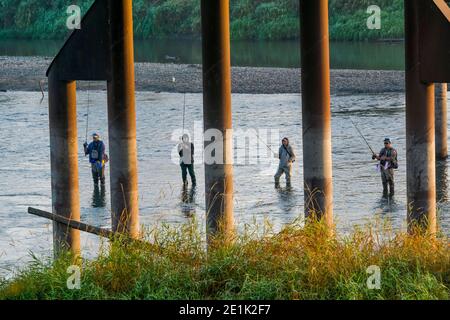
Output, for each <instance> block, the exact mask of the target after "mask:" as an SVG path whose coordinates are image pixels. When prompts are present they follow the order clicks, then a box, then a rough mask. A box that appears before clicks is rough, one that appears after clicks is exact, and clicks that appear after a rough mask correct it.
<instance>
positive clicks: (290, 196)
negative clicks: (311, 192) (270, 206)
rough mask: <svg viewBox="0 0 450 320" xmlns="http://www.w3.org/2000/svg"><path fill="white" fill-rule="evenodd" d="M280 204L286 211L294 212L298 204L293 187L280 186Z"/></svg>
mask: <svg viewBox="0 0 450 320" xmlns="http://www.w3.org/2000/svg"><path fill="white" fill-rule="evenodd" d="M277 191H278V192H277V193H278V200H279V201H278V206H279V207H280V208H281V209H282V210H283V212H284V213H292V209H295V208H296V207H297V206H298V202H297V197H296V195H295V193H294V192H293V189H292V188H291V187H288V188H278V189H277Z"/></svg>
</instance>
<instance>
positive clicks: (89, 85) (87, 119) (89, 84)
mask: <svg viewBox="0 0 450 320" xmlns="http://www.w3.org/2000/svg"><path fill="white" fill-rule="evenodd" d="M90 91H91V82H90V81H88V101H87V114H86V139H85V141H86V142H87V137H88V128H89V105H90V100H89V92H90Z"/></svg>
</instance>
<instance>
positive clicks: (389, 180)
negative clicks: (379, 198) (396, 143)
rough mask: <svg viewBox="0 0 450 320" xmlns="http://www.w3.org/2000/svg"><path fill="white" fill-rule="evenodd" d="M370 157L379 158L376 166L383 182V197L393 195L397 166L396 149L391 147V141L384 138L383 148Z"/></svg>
mask: <svg viewBox="0 0 450 320" xmlns="http://www.w3.org/2000/svg"><path fill="white" fill-rule="evenodd" d="M372 159H373V160H375V159H377V160H379V161H380V163H379V164H378V167H379V169H380V173H381V182H382V183H383V197H387V196H388V185H389V196H390V197H392V196H393V195H394V169H397V168H398V162H397V150H395V149H394V148H393V147H392V142H391V140H390V139H389V138H385V139H384V148H382V149H381V150H380V153H379V154H375V153H374V154H373V155H372Z"/></svg>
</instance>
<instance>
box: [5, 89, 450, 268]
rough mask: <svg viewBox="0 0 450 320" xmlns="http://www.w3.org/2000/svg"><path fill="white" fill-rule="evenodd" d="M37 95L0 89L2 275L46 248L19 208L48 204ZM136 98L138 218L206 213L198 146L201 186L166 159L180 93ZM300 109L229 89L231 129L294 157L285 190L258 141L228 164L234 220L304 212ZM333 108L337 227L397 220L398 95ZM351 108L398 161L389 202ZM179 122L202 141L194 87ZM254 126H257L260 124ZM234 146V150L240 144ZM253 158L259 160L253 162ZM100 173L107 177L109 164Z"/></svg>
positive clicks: (401, 174)
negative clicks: (285, 143) (282, 145)
mask: <svg viewBox="0 0 450 320" xmlns="http://www.w3.org/2000/svg"><path fill="white" fill-rule="evenodd" d="M40 98H41V97H40V93H33V92H4V93H0V122H1V125H0V128H1V131H0V138H1V140H0V141H1V142H0V153H1V155H2V156H1V157H0V217H1V219H0V275H9V274H11V270H10V269H11V268H13V267H17V266H21V265H23V263H24V262H26V261H28V260H29V259H30V254H29V252H33V253H35V254H37V255H38V256H46V255H50V254H51V251H50V249H51V242H52V235H51V231H52V227H51V224H50V223H49V221H47V220H45V219H42V218H38V217H34V216H31V215H29V214H27V213H26V212H27V207H28V206H32V207H37V208H40V209H44V210H50V209H51V191H50V164H49V156H50V150H49V132H48V107H47V106H48V101H47V99H46V98H45V99H44V100H43V101H42V102H40ZM77 98H78V135H79V149H80V157H79V172H80V177H79V183H80V204H81V219H82V220H83V221H84V222H87V223H90V224H94V225H98V226H103V227H109V225H110V211H109V208H110V205H109V190H108V186H107V188H106V190H105V193H104V194H102V192H101V191H98V190H95V189H94V187H93V184H92V181H91V177H90V167H89V164H88V161H87V159H86V158H85V157H84V155H83V154H82V142H83V141H84V139H85V129H86V110H87V101H88V94H87V93H86V92H78V96H77ZM89 101H90V116H89V132H93V131H97V132H99V133H100V134H101V135H102V137H103V139H104V141H105V142H106V146H107V148H108V136H107V126H106V92H104V91H95V92H90V94H89ZM136 101H137V137H138V160H139V200H140V217H141V223H142V224H144V225H146V226H154V225H155V224H157V223H163V222H164V223H169V224H180V223H183V222H186V221H188V219H190V216H192V215H195V216H197V217H198V218H199V221H201V222H202V221H204V184H203V181H204V172H203V165H201V164H200V162H201V159H202V155H201V154H200V147H198V148H197V152H198V157H197V163H196V166H195V170H196V173H197V176H198V182H199V185H198V190H197V193H195V194H190V193H188V194H187V195H184V196H183V193H182V189H181V183H180V180H181V177H180V168H179V166H178V164H177V163H176V161H175V162H172V160H171V154H172V152H173V150H174V146H175V145H176V141H174V139H175V140H176V139H177V137H179V132H180V129H181V127H182V122H183V120H182V119H183V95H182V94H168V93H151V92H138V93H137V94H136ZM300 110H301V108H300V96H299V95H285V94H283V95H247V94H236V95H233V125H234V128H235V130H238V129H243V130H248V129H256V130H261V129H267V130H268V132H271V133H272V134H274V135H275V136H276V137H274V138H273V139H268V144H269V146H270V147H271V148H272V149H273V150H277V148H278V139H279V138H281V137H282V136H288V137H290V140H291V143H292V144H293V146H294V147H295V150H296V151H297V155H298V156H299V158H298V159H299V161H297V162H295V165H294V186H293V190H292V192H287V191H276V190H275V189H274V187H273V174H274V172H275V171H276V167H277V162H276V161H275V160H272V161H269V160H267V159H269V158H268V157H265V155H266V154H269V153H270V151H268V149H267V147H265V146H264V145H263V144H262V143H260V146H259V148H260V149H259V150H260V153H259V154H255V153H253V152H250V154H249V155H248V158H247V161H246V162H244V163H238V164H236V165H235V167H234V183H235V220H236V224H237V225H238V226H239V227H242V225H243V224H244V223H251V222H252V221H253V220H254V219H256V220H257V221H261V220H263V219H265V218H268V219H269V220H270V221H272V222H273V223H274V225H275V226H276V227H277V228H279V227H280V226H281V225H283V224H284V223H288V222H291V221H292V220H294V219H295V218H297V217H299V216H302V211H303V187H302V179H303V177H302V161H301V154H302V140H301V125H300V124H301V111H300ZM332 112H333V120H332V130H333V131H332V134H333V138H332V143H333V178H334V208H335V209H334V213H335V220H336V223H337V226H338V228H339V230H340V231H341V232H345V231H347V230H349V228H350V227H351V226H352V225H355V224H363V223H365V222H366V221H367V220H368V219H372V218H374V217H380V218H382V219H385V220H388V221H389V222H391V223H392V224H393V225H394V226H396V227H399V228H404V225H405V217H406V192H405V191H406V186H405V180H406V176H405V129H404V126H405V117H404V95H403V94H398V93H392V94H379V95H352V96H333V97H332ZM350 116H351V117H352V119H353V120H354V121H355V122H356V123H357V124H358V126H359V128H360V129H361V131H362V132H364V133H365V134H366V137H367V139H368V141H369V143H370V144H371V145H372V147H373V148H374V149H376V150H379V149H380V148H381V146H382V141H383V138H384V137H385V136H389V137H391V139H392V140H393V143H394V147H395V148H396V149H397V150H398V153H399V164H400V168H399V170H397V172H396V176H395V178H396V196H395V198H394V199H392V200H391V201H386V200H382V198H381V181H380V177H379V174H378V173H377V172H376V171H375V168H374V163H373V162H372V161H371V157H370V152H369V151H368V149H367V147H366V146H365V145H364V143H363V141H362V139H361V138H359V137H358V135H357V133H356V131H355V129H354V127H352V124H351V122H350V120H349V117H350ZM185 123H186V129H187V130H189V131H190V132H191V133H194V137H193V138H194V141H198V140H199V139H200V140H201V137H198V136H195V132H194V125H196V126H199V127H201V126H202V125H201V123H202V97H201V95H200V94H187V95H186V120H185ZM177 130H178V131H177ZM270 130H272V131H270ZM277 130H278V131H277ZM258 132H259V134H260V135H262V132H263V131H258ZM268 137H269V135H268ZM260 138H261V137H260ZM261 139H262V138H261ZM200 145H201V143H200ZM236 148H238V146H236ZM239 148H240V149H239V151H242V146H240V147H239ZM258 159H259V163H255V162H258ZM264 159H265V160H266V161H263V160H264ZM437 173H438V177H439V179H438V196H439V198H440V200H441V201H440V203H439V208H440V210H439V221H440V224H441V227H442V229H443V230H444V231H445V232H446V233H449V230H450V205H449V202H448V191H447V185H448V176H447V163H445V162H444V163H441V164H440V166H439V167H438V170H437ZM106 174H107V179H108V177H109V172H108V171H107V173H106ZM107 181H108V180H107ZM282 181H283V180H282ZM283 183H284V181H283ZM82 242H83V253H84V254H87V255H88V256H89V255H90V254H92V253H93V252H95V251H96V248H97V247H98V239H97V238H96V237H94V236H90V235H86V234H82Z"/></svg>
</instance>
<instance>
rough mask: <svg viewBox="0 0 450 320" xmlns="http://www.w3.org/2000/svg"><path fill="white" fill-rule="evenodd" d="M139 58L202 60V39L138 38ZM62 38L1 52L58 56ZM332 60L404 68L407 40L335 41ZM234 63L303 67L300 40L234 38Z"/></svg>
mask: <svg viewBox="0 0 450 320" xmlns="http://www.w3.org/2000/svg"><path fill="white" fill-rule="evenodd" d="M134 44H135V48H134V49H135V50H134V51H135V60H136V62H159V63H184V64H200V63H201V61H202V45H201V41H200V40H183V39H158V40H135V41H134ZM61 45H62V40H0V56H2V55H10V56H48V57H51V56H54V55H55V54H56V53H57V52H58V50H59V48H61ZM330 62H331V67H332V68H334V69H376V70H378V69H380V70H402V69H404V44H403V43H402V42H399V43H386V42H331V46H330ZM231 63H232V65H234V66H252V67H282V68H299V67H300V45H299V41H297V40H285V41H232V42H231Z"/></svg>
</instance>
